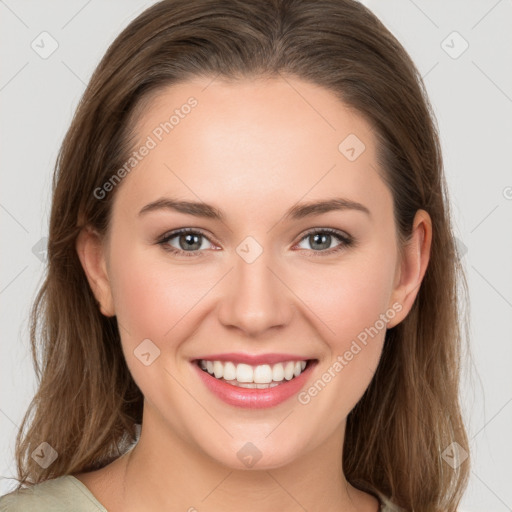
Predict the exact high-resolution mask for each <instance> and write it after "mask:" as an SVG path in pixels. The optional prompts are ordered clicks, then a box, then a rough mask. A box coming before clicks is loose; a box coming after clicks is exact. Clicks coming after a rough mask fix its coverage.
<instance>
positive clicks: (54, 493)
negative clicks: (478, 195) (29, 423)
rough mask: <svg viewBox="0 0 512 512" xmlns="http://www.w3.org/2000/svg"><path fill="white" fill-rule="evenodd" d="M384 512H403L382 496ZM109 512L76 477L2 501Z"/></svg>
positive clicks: (7, 509)
mask: <svg viewBox="0 0 512 512" xmlns="http://www.w3.org/2000/svg"><path fill="white" fill-rule="evenodd" d="M379 498H380V500H381V508H380V511H381V512H401V509H400V508H398V507H396V506H395V505H393V504H392V503H391V502H390V501H389V500H388V499H387V498H386V497H385V496H382V495H380V494H379ZM71 511H73V512H108V511H107V509H106V508H105V507H104V506H103V505H102V504H101V503H100V502H99V501H98V500H97V499H96V498H95V497H94V495H93V494H92V493H91V491H90V490H89V489H88V487H86V486H85V485H84V484H83V483H82V482H81V481H80V480H78V478H75V477H74V476H72V475H65V476H60V477H58V478H53V479H51V480H46V481H45V482H41V483H40V484H36V485H34V486H32V487H29V488H26V489H20V490H18V491H13V492H11V493H9V494H6V495H5V496H2V497H1V498H0V512H71Z"/></svg>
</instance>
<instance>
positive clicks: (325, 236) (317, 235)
mask: <svg viewBox="0 0 512 512" xmlns="http://www.w3.org/2000/svg"><path fill="white" fill-rule="evenodd" d="M312 237H313V239H314V243H313V244H312V245H314V244H315V243H318V242H317V239H318V238H320V239H321V240H323V242H319V243H320V245H321V246H322V247H320V248H321V249H328V248H329V245H330V243H329V241H330V237H331V235H328V234H321V233H315V234H314V235H312ZM326 240H327V242H326Z"/></svg>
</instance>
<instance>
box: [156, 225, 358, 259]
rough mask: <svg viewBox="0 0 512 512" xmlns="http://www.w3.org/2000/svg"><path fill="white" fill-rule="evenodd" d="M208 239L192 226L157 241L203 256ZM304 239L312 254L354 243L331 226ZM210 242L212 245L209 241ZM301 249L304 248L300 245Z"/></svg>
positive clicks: (174, 251) (178, 252)
mask: <svg viewBox="0 0 512 512" xmlns="http://www.w3.org/2000/svg"><path fill="white" fill-rule="evenodd" d="M173 239H176V243H177V244H178V247H175V246H174V245H172V244H171V240H173ZM333 239H334V240H337V241H338V242H339V243H338V245H335V246H334V247H332V248H330V246H331V243H332V242H333ZM208 240H209V239H208V237H207V236H206V235H205V234H204V233H203V232H202V231H199V230H197V229H192V228H182V229H178V230H176V231H172V232H170V233H166V234H165V235H163V236H162V237H161V238H160V239H159V240H158V241H157V243H158V244H159V245H161V246H162V247H163V248H164V249H165V250H166V251H168V252H170V253H171V254H176V255H178V256H187V257H192V256H204V249H208V243H207V241H208ZM304 240H305V241H306V242H307V243H309V244H310V245H311V247H313V250H312V251H309V252H312V253H313V254H314V253H317V254H314V256H323V255H329V254H332V253H335V252H338V251H341V250H343V249H345V248H347V247H350V246H352V245H354V239H353V238H352V237H351V236H349V235H347V234H345V233H343V232H341V231H338V230H336V229H331V228H315V229H312V230H310V231H308V232H307V233H306V234H305V235H304V236H303V237H302V238H301V241H300V243H302V242H303V241H304ZM205 243H206V245H205ZM210 244H211V245H213V244H212V243H211V242H210ZM301 249H304V248H303V247H301ZM325 249H327V250H325Z"/></svg>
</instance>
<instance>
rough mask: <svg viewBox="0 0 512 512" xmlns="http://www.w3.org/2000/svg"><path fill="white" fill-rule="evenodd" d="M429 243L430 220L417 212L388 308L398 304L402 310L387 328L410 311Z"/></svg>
mask: <svg viewBox="0 0 512 512" xmlns="http://www.w3.org/2000/svg"><path fill="white" fill-rule="evenodd" d="M431 243H432V220H431V218H430V215H429V214H428V213H427V212H426V211H425V210H418V211H417V212H416V215H415V217H414V222H413V227H412V234H411V238H410V240H409V241H408V243H407V245H406V246H405V247H404V251H403V257H402V260H401V262H400V265H399V268H398V282H397V284H396V286H395V288H394V290H393V294H392V298H391V302H390V307H391V306H392V305H393V304H395V303H398V304H400V305H401V306H402V308H401V310H400V314H399V315H396V316H395V318H394V319H393V321H392V322H389V324H388V328H391V327H394V326H395V325H397V324H399V323H400V322H401V321H402V320H403V319H404V318H405V317H406V316H407V315H408V313H409V311H410V310H411V308H412V306H413V304H414V300H415V299H416V296H417V294H418V292H419V290H420V286H421V283H422V281H423V277H424V275H425V272H426V270H427V266H428V262H429V260H430V247H431Z"/></svg>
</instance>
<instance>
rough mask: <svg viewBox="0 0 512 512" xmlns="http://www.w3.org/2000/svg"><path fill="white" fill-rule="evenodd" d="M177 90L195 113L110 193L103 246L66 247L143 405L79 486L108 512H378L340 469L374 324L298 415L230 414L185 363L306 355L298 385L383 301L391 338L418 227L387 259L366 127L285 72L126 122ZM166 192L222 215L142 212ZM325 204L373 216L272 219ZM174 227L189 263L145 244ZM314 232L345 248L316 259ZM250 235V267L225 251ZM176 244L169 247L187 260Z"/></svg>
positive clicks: (86, 242) (424, 217)
mask: <svg viewBox="0 0 512 512" xmlns="http://www.w3.org/2000/svg"><path fill="white" fill-rule="evenodd" d="M292 86H293V88H292ZM190 96H194V97H195V98H196V99H197V100H198V105H197V106H196V107H195V108H194V109H193V110H192V111H191V113H190V114H189V115H187V116H186V117H185V118H184V119H182V120H181V121H180V124H179V125H177V126H176V127H175V128H174V129H173V130H172V132H170V133H169V134H167V135H165V136H164V138H163V140H162V141H161V142H160V143H159V144H158V145H157V147H156V148H154V149H152V150H151V151H150V153H149V155H148V156H146V157H145V158H144V159H143V160H142V161H141V162H140V163H139V164H138V165H137V166H136V168H135V169H134V170H133V171H132V172H131V173H130V174H129V175H127V176H126V177H125V178H124V179H123V181H122V183H121V184H120V185H118V188H117V190H116V191H115V194H116V196H115V200H114V205H113V215H112V222H111V225H110V230H109V233H108V237H106V238H105V239H102V238H101V237H99V236H98V235H97V234H96V233H95V232H94V230H91V229H84V230H83V231H82V233H81V234H80V236H79V238H78V241H77V251H78V254H79V257H80V260H81V262H82V265H83V268H84V271H85V273H86V275H87V278H88V280H89V283H90V286H91V288H92V290H93V292H94V294H95V296H96V298H97V299H98V301H99V303H100V307H101V311H102V313H103V314H105V315H109V316H110V315H116V316H117V320H118V322H119V325H120V332H121V341H122V346H123V351H124V354H125V357H126V362H127V365H128V367H129V369H130V372H131V374H132V375H133V378H134V379H135V381H136V383H137V385H138V386H139V387H140V389H141V391H142V392H143V394H144V397H145V402H144V414H143V426H142V432H141V437H140V440H139V442H138V444H137V445H136V447H135V448H133V449H132V450H131V451H130V452H128V454H125V455H124V456H123V457H121V458H119V459H117V460H116V461H114V462H113V463H112V464H110V465H108V466H106V467H105V468H103V469H100V470H98V471H94V472H91V473H82V474H79V475H76V476H77V477H78V478H79V479H80V480H81V481H82V482H83V483H85V484H86V485H87V486H88V487H89V489H90V490H91V492H93V494H95V496H96V497H97V498H98V500H99V501H100V502H101V503H103V505H104V506H105V507H106V508H108V510H109V511H110V512H112V511H114V512H115V511H118V510H119V511H120V510H123V511H136V510H137V511H141V510H164V509H165V510H172V511H174V510H176V511H178V510H179V511H186V510H193V509H191V507H195V509H197V510H199V511H201V510H208V511H211V512H216V511H225V510H245V511H248V512H251V511H261V510H269V511H271V510H272V511H273V510H275V511H277V510H279V511H290V512H291V511H297V510H303V509H306V510H308V511H310V512H313V511H320V510H322V511H325V510H329V511H346V512H349V511H350V512H352V511H359V512H375V511H377V509H378V501H377V500H376V498H375V497H373V496H372V495H370V494H367V493H364V492H362V491H360V490H358V489H355V488H354V487H353V486H351V485H350V484H348V482H347V481H346V479H345V476H344V474H343V468H342V467H341V460H342V449H343V439H344V433H345V422H346V417H347V415H348V414H349V412H350V411H351V410H352V408H353V407H354V406H355V404H356V403H357V402H358V401H359V399H360V398H361V396H362V395H363V393H364V391H365V390H366V388H367V387H368V385H369V383H370V381H371V379H372V377H373V374H374V372H375V369H376V367H377V365H378V362H379V358H380V356H381V352H382V348H383V343H384V336H385V328H384V329H380V330H379V332H378V335H375V336H374V337H373V338H369V341H368V344H367V345H366V346H364V348H363V349H362V350H361V351H360V352H359V353H358V354H357V355H355V356H354V357H353V359H352V360H351V361H349V362H348V364H347V365H346V366H344V368H343V370H342V371H340V372H338V373H337V374H336V377H335V378H333V379H332V380H331V382H329V383H328V385H326V386H325V388H324V389H323V390H322V391H321V392H319V393H318V394H317V395H316V396H315V397H313V398H311V401H310V402H309V403H308V404H306V405H303V404H301V403H299V402H298V401H297V397H296V396H294V397H292V398H291V399H289V400H286V401H285V402H283V403H281V404H279V405H277V406H275V407H271V408H266V409H260V410H247V409H240V408H237V407H233V406H230V405H227V404H225V403H224V402H222V401H220V400H219V399H218V398H217V397H216V396H214V395H213V394H211V393H210V392H209V391H208V390H207V389H206V388H205V387H204V385H203V383H202V382H201V381H200V380H199V379H198V377H197V375H196V374H195V371H194V369H193V367H192V366H191V363H190V360H191V359H193V358H195V357H198V356H200V355H207V354H213V353H221V352H247V353H252V354H261V353H275V352H285V353H292V354H297V355H300V356H303V358H304V359H307V358H316V359H318V361H319V363H318V365H317V367H316V368H315V369H314V374H313V375H312V376H311V378H310V381H309V383H308V384H307V385H306V386H310V385H311V383H313V382H315V381H316V380H317V379H318V378H320V376H321V375H322V374H323V373H324V372H326V371H328V368H329V367H332V365H333V363H334V361H336V358H337V356H338V355H340V354H341V355H343V354H344V353H345V352H346V351H347V350H349V348H350V346H351V343H352V341H353V340H355V339H356V338H357V336H358V334H359V333H361V332H362V331H364V329H365V328H369V327H370V326H373V325H374V324H375V322H376V320H378V319H379V315H380V314H382V313H385V312H386V311H388V310H389V309H390V308H392V307H393V304H395V306H396V305H399V307H401V311H400V312H397V313H396V315H394V318H393V319H391V320H389V322H388V323H387V327H388V328H389V327H392V326H394V325H396V324H397V323H399V322H401V321H402V320H403V319H404V318H405V317H406V315H407V314H408V312H409V311H410V309H411V307H412V304H413V302H414V299H415V297H416V294H417V292H418V289H419V286H420V284H421V280H422V279H423V276H424V273H425V270H426V267H427V264H428V260H429V253H430V244H431V233H432V226H431V220H430V217H429V215H428V214H427V213H426V212H425V211H422V210H419V211H418V212H417V214H416V217H415V220H414V225H413V234H412V238H411V242H410V243H409V244H408V245H407V246H406V248H405V251H404V254H403V257H400V254H399V252H398V240H397V237H396V232H395V222H394V218H393V200H392V195H391V192H390V190H389V189H388V187H387V186H386V184H385V183H384V181H383V180H382V178H381V176H380V175H379V168H378V164H377V158H376V140H375V137H374V134H373V132H372V127H371V126H370V125H369V124H368V123H367V122H366V121H365V120H364V119H363V118H362V117H361V116H359V115H358V114H357V113H356V112H354V111H353V110H349V109H348V108H347V107H346V106H345V105H344V104H343V103H341V102H340V101H339V100H338V99H337V98H336V97H335V96H334V95H333V94H332V93H331V92H329V91H327V90H325V89H323V88H321V87H318V86H316V85H312V84H310V83H307V82H304V81H302V80H299V79H296V78H287V79H286V80H284V79H283V78H275V79H270V80H261V79H258V80H242V81H238V82H236V83H226V82H222V81H220V79H217V80H214V81H213V82H212V81H211V79H210V80H202V79H201V80H200V79H197V80H194V81H190V82H187V83H183V84H180V85H176V86H173V87H168V88H165V89H162V90H160V91H159V93H158V95H156V96H155V97H154V98H153V99H152V101H151V102H149V103H148V105H147V108H145V109H144V111H143V115H142V117H141V118H140V119H139V122H138V123H137V125H136V133H137V134H138V136H139V141H144V140H145V139H146V137H147V136H148V134H151V132H152V130H154V128H155V127H156V126H158V125H159V123H161V122H162V121H164V120H166V119H167V118H168V112H172V110H174V109H175V108H177V107H179V106H180V105H183V104H184V103H185V102H186V101H187V99H188V98H189V97H190ZM351 133H352V134H356V135H357V137H358V138H359V139H360V140H361V141H363V142H364V144H365V146H366V149H365V150H364V152H363V153H362V154H361V155H360V156H359V157H358V158H357V159H356V160H355V161H349V160H348V159H347V158H346V157H345V156H344V155H343V154H342V153H341V152H340V151H339V149H338V146H339V144H340V142H341V141H342V140H343V139H345V137H347V135H348V134H351ZM168 196H173V197H177V198H179V199H182V200H184V199H186V200H190V201H203V202H205V203H208V204H212V205H214V206H215V207H217V208H218V209H220V210H222V211H223V213H224V215H225V221H224V222H220V221H217V220H213V219H206V218H200V217H195V216H192V215H190V214H184V213H179V212H176V211H173V210H160V211H154V212H151V213H147V214H146V215H142V216H139V215H138V212H139V211H140V210H141V209H142V208H143V207H144V206H145V205H146V204H148V203H150V202H152V201H155V200H157V199H160V198H162V197H168ZM333 197H343V198H347V199H350V200H353V201H357V202H359V203H362V204H363V205H365V206H366V207H367V208H368V209H369V211H370V215H366V214H365V213H363V212H360V211H356V210H344V211H331V212H327V213H322V214H320V215H316V216H312V217H305V218H303V219H300V220H286V219H284V218H283V215H284V212H285V211H286V210H287V209H288V208H290V207H291V206H294V205H295V204H296V203H304V202H309V201H314V200H321V199H330V198H333ZM185 227H190V228H197V229H200V230H202V231H203V232H204V233H205V237H203V238H200V239H199V242H200V243H201V244H202V245H201V248H200V249H199V250H197V249H196V250H195V254H196V256H192V257H186V256H176V255H172V254H171V253H169V252H166V251H165V250H164V248H163V247H162V246H161V245H158V243H156V240H157V238H158V237H160V236H161V235H163V234H165V233H166V232H169V231H171V230H175V229H179V228H185ZM310 228H333V229H337V230H340V231H341V232H343V233H347V234H349V235H351V236H352V237H354V238H355V239H356V241H357V244H356V245H355V246H348V247H345V248H344V249H343V250H341V251H339V252H331V254H325V253H326V252H327V251H328V250H329V249H330V248H334V247H336V246H338V244H340V242H339V241H338V240H337V239H336V238H335V237H332V238H331V242H330V245H329V241H327V244H328V245H327V246H326V247H327V249H325V248H322V246H320V248H319V247H318V244H319V243H321V241H320V242H317V243H316V245H315V240H311V238H310V237H308V236H306V235H304V232H306V230H308V229H310ZM247 236H252V237H253V238H254V239H255V240H257V242H258V243H259V245H260V246H261V248H262V250H263V252H262V254H261V255H260V256H259V257H258V258H257V259H256V260H255V261H254V262H253V263H251V264H248V263H247V262H246V261H245V260H244V259H243V258H242V257H240V256H239V254H238V253H237V252H236V249H237V247H238V246H239V244H240V243H241V242H242V241H243V240H244V239H245V238H246V237H247ZM179 241H180V238H179V236H177V237H175V238H173V239H172V240H171V241H169V242H168V244H170V245H172V246H173V247H175V248H181V249H182V250H183V249H184V244H182V245H181V246H180V244H179ZM341 243H342V242H341ZM185 247H186V246H185ZM216 248H217V249H218V250H215V249H216ZM199 252H201V253H202V256H198V255H197V254H198V253H199ZM148 338H149V339H150V340H151V341H152V342H153V343H154V344H155V345H156V346H158V348H159V350H160V356H159V357H158V358H157V359H155V360H154V362H153V363H152V364H150V365H149V366H145V365H144V364H142V363H141V361H140V360H139V359H138V358H137V357H135V355H134V350H135V349H136V348H137V346H138V345H139V344H140V343H141V341H142V340H144V339H148ZM247 442H251V443H253V444H254V445H255V446H256V447H257V448H258V450H259V451H260V452H261V454H262V455H261V459H260V460H259V461H258V462H257V463H256V464H255V465H254V466H253V467H252V468H250V469H248V468H247V467H246V466H244V464H243V463H242V462H241V461H240V460H239V458H238V457H237V452H238V451H239V450H240V449H241V448H242V447H243V446H244V445H245V444H246V443H247Z"/></svg>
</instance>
